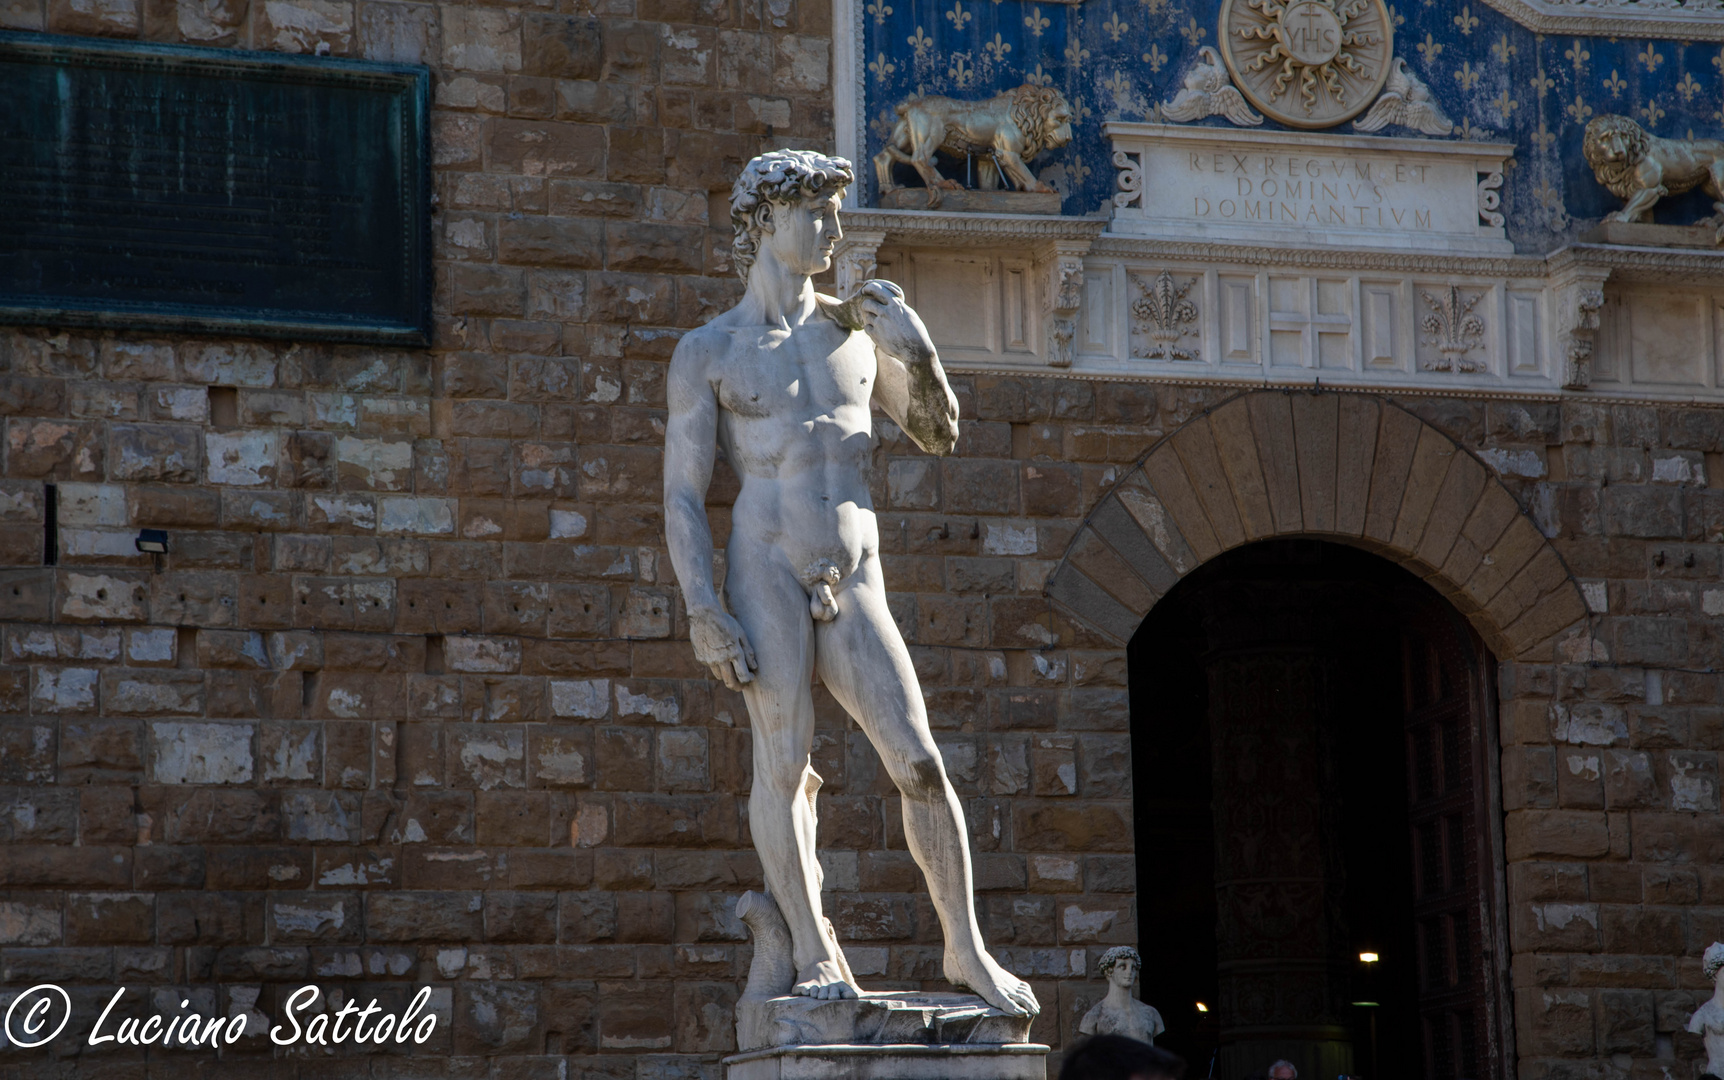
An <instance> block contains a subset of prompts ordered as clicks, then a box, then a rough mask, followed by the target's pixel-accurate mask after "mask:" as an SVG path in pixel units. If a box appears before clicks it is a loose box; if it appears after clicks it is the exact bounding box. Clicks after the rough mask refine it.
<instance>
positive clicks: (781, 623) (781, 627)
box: [724, 542, 858, 998]
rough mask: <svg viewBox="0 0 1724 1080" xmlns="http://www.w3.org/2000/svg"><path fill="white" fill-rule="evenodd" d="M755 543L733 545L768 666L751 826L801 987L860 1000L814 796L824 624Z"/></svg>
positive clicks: (771, 555)
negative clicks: (848, 970)
mask: <svg viewBox="0 0 1724 1080" xmlns="http://www.w3.org/2000/svg"><path fill="white" fill-rule="evenodd" d="M751 547H752V545H745V544H738V543H735V542H733V543H732V545H731V548H730V553H729V558H728V560H727V567H728V569H727V580H726V582H725V590H724V591H725V596H726V598H727V600H728V601H729V605H730V611H731V614H732V615H734V616H736V620H737V621H738V622H740V623H741V624H742V628H743V630H744V631H745V632H746V633H747V634H748V640H749V643H750V644H751V645H753V646H754V655H755V660H756V663H757V664H758V668H757V670H756V672H755V676H754V680H753V681H752V682H750V683H748V684H747V685H746V686H745V687H744V688H743V691H742V695H743V699H744V700H745V701H746V702H747V703H748V717H749V725H750V729H751V730H750V735H751V737H752V741H753V747H754V786H753V788H752V790H751V791H750V792H749V796H748V827H749V831H750V832H751V833H753V836H754V847H755V850H756V851H757V852H759V854H760V866H761V871H762V873H763V874H764V876H765V878H766V888H767V891H768V892H770V893H771V894H772V898H773V899H774V900H775V901H777V903H778V910H779V911H780V912H782V913H783V915H784V921H785V923H786V924H787V925H788V926H789V928H790V941H791V948H792V952H793V953H794V956H795V963H796V973H797V974H796V985H795V987H793V989H792V991H791V992H792V993H796V994H805V995H807V996H809V997H816V998H848V997H855V996H856V994H857V992H858V989H857V988H856V987H854V986H852V985H850V984H849V983H848V982H846V981H845V978H844V973H843V968H842V965H841V964H840V963H839V953H838V942H837V941H836V940H835V939H834V938H833V936H832V932H831V931H830V930H829V929H828V928H827V926H826V920H825V917H824V915H823V913H822V912H821V908H820V862H819V859H818V858H817V857H816V854H815V818H814V807H813V804H812V801H811V799H810V796H809V794H808V786H809V778H810V776H811V775H812V773H813V765H812V763H811V761H810V758H809V755H810V752H811V751H812V749H813V746H814V698H813V694H812V691H811V690H810V679H811V676H812V674H813V670H814V620H813V618H812V617H811V616H810V614H809V610H808V594H807V593H806V592H804V591H803V588H802V584H801V583H800V582H799V581H797V580H796V576H795V574H793V573H792V572H791V569H790V567H789V566H788V564H786V563H785V562H784V559H783V556H781V555H779V554H778V553H777V552H776V551H773V550H771V549H769V548H764V547H761V548H759V549H757V550H750V548H751Z"/></svg>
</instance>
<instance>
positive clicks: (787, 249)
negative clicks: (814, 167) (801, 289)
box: [761, 191, 844, 275]
mask: <svg viewBox="0 0 1724 1080" xmlns="http://www.w3.org/2000/svg"><path fill="white" fill-rule="evenodd" d="M842 197H843V192H842V191H834V192H832V193H830V194H827V195H819V196H816V197H814V198H811V199H803V200H800V201H798V202H779V201H777V200H776V199H775V200H773V201H772V202H771V203H769V204H768V205H769V206H770V207H771V216H770V218H769V219H768V222H767V226H768V228H770V229H771V231H770V232H768V233H765V234H764V235H762V236H761V247H763V248H767V249H769V250H771V252H772V254H773V255H774V256H776V257H777V259H778V261H779V262H781V263H783V264H784V266H785V267H786V268H788V269H790V270H792V271H795V272H796V273H799V274H809V275H813V274H819V273H822V272H824V271H825V270H826V269H827V268H829V267H830V266H831V265H832V249H833V247H834V246H835V245H836V244H837V243H838V241H839V240H840V239H841V238H843V236H844V230H843V228H842V227H840V226H839V224H838V205H839V201H840V200H841V199H842Z"/></svg>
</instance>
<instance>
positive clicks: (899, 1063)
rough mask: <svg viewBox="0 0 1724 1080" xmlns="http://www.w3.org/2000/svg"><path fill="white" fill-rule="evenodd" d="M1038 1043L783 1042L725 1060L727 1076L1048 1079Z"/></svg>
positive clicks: (762, 1079)
mask: <svg viewBox="0 0 1724 1080" xmlns="http://www.w3.org/2000/svg"><path fill="white" fill-rule="evenodd" d="M1047 1056H1048V1048H1047V1047H1046V1046H1043V1045H1041V1044H1039V1043H993V1044H980V1045H975V1046H968V1045H964V1044H961V1043H959V1044H952V1043H946V1044H941V1045H936V1046H922V1045H917V1044H914V1043H905V1044H900V1045H886V1046H780V1047H774V1048H773V1049H770V1050H751V1051H749V1052H748V1053H746V1054H734V1055H732V1056H730V1057H727V1058H725V1059H724V1075H725V1080H839V1078H842V1080H1047V1075H1048V1063H1047Z"/></svg>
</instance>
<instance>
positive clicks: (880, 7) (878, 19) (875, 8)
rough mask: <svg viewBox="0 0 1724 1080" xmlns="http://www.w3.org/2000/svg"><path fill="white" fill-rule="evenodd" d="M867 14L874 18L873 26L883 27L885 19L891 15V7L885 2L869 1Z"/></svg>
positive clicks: (878, 0)
mask: <svg viewBox="0 0 1724 1080" xmlns="http://www.w3.org/2000/svg"><path fill="white" fill-rule="evenodd" d="M868 14H870V15H872V16H874V25H876V26H885V25H886V19H887V17H888V16H890V15H891V14H892V5H891V4H888V3H886V2H885V0H869V4H868Z"/></svg>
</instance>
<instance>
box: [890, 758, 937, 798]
mask: <svg viewBox="0 0 1724 1080" xmlns="http://www.w3.org/2000/svg"><path fill="white" fill-rule="evenodd" d="M892 781H893V782H894V783H895V784H897V785H898V791H899V793H900V794H902V795H903V796H904V797H905V798H908V799H934V798H939V797H940V796H942V795H944V794H945V792H946V770H945V768H944V767H943V766H942V765H941V764H940V755H939V754H937V753H932V752H928V751H916V752H915V753H912V754H909V755H907V756H905V757H904V758H902V759H901V760H900V761H899V762H898V763H897V768H895V769H893V770H892Z"/></svg>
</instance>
